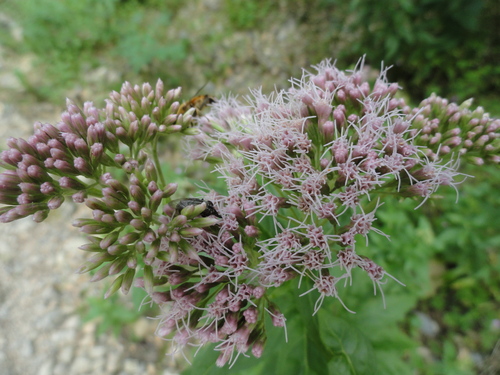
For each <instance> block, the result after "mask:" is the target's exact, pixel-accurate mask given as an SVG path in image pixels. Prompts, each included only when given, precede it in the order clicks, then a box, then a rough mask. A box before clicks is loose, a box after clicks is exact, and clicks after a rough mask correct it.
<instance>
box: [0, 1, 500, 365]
mask: <svg viewBox="0 0 500 375" xmlns="http://www.w3.org/2000/svg"><path fill="white" fill-rule="evenodd" d="M499 19H500V2H499V1H498V0H475V1H470V0H468V1H466V0H454V1H449V0H425V1H417V0H392V1H386V2H376V1H371V0H354V1H341V0H312V1H311V0H294V1H292V0H279V1H265V0H191V1H188V0H184V1H178V0H165V1H161V0H142V1H141V0H68V1H60V0H23V1H19V0H0V138H1V139H2V144H1V146H0V149H4V148H5V139H6V138H7V137H9V136H14V137H25V138H26V137H28V136H29V135H30V134H31V132H32V124H33V122H35V121H41V122H50V123H55V122H57V120H58V116H59V114H60V113H61V111H63V110H64V104H65V98H66V97H68V98H71V99H72V100H74V101H75V102H76V103H77V104H82V103H83V102H85V101H87V100H92V101H94V102H96V103H98V105H102V104H103V100H104V98H105V97H107V95H108V93H109V92H110V91H111V90H119V88H120V86H121V84H122V83H123V81H129V82H131V83H142V82H147V81H148V82H151V83H152V84H154V83H155V82H156V80H157V79H158V78H161V79H162V80H163V81H164V83H165V86H166V87H172V88H173V87H177V86H182V87H183V93H184V97H185V98H186V99H188V98H189V97H191V96H193V95H195V94H196V93H197V92H198V90H201V93H204V94H205V93H206V94H210V95H214V96H217V95H221V94H227V93H230V92H231V93H233V94H239V95H246V94H248V87H259V86H262V87H263V91H264V92H270V91H271V90H273V89H274V88H275V87H276V88H278V89H280V88H284V87H287V81H288V79H289V78H290V77H291V76H294V77H298V76H300V74H301V69H302V68H305V69H309V67H310V65H311V64H317V63H319V62H320V61H321V60H323V59H325V58H331V59H332V60H336V61H337V66H338V67H339V68H341V69H348V68H352V67H354V65H355V64H356V62H357V61H358V59H359V58H360V57H361V56H363V55H366V60H365V63H366V65H367V66H369V68H370V69H371V70H373V71H377V70H379V69H380V68H381V66H384V67H385V66H392V68H391V69H390V70H389V73H388V77H389V80H390V81H391V82H398V83H399V85H400V86H402V87H403V89H404V95H405V100H407V101H408V102H410V103H412V104H415V105H416V104H418V103H419V102H420V101H421V100H422V99H424V98H425V97H427V96H428V95H430V94H431V93H432V92H435V93H437V94H438V95H440V96H444V97H447V98H449V99H450V100H452V101H456V102H458V103H460V102H462V101H464V100H466V99H468V98H470V97H474V103H475V104H474V105H481V106H483V107H484V108H485V110H486V111H487V112H489V113H490V114H491V115H492V116H497V117H498V116H500V27H499V26H498V20H499ZM382 64H383V65H382ZM172 147H173V146H172ZM179 173H183V172H182V171H179ZM464 173H468V174H472V175H474V176H475V178H474V179H469V180H468V181H467V183H466V184H463V185H462V186H461V189H460V199H459V203H458V204H455V198H456V197H455V195H454V193H451V195H449V196H446V195H444V196H442V199H439V200H437V201H434V202H429V203H428V204H427V205H425V206H424V207H422V208H421V209H420V210H419V211H417V212H415V211H414V210H413V208H414V206H415V205H414V204H411V203H412V202H410V204H406V203H401V202H394V204H393V205H389V203H387V204H386V205H385V206H384V209H385V210H384V212H383V213H381V217H379V223H380V225H382V227H381V229H382V230H383V231H384V232H386V233H387V234H390V235H392V236H391V237H392V242H390V243H388V242H387V241H384V242H382V241H381V240H380V238H376V237H374V238H373V239H370V247H369V248H368V249H366V250H364V254H366V255H367V256H370V257H373V258H374V259H375V260H376V261H377V257H379V258H380V260H381V263H383V265H384V266H385V267H386V269H387V270H388V271H389V272H390V273H391V274H393V275H394V276H396V277H397V278H398V279H399V280H402V281H403V282H404V283H405V284H406V285H407V287H406V288H402V287H400V286H397V287H392V286H388V293H389V296H390V295H391V292H392V291H393V290H395V291H394V293H395V294H394V296H401V303H397V301H398V299H397V298H395V299H394V300H395V301H396V302H394V304H393V306H391V308H392V309H393V310H392V312H391V313H390V314H388V315H389V316H390V318H391V319H394V320H395V321H397V322H398V327H399V328H398V332H397V333H394V335H393V337H388V338H387V337H386V338H384V340H379V341H383V342H379V343H378V344H377V343H376V342H373V343H372V344H373V345H374V347H375V348H378V349H379V350H380V351H381V353H382V352H383V351H384V350H385V352H384V353H385V354H386V355H390V356H393V357H390V356H389V357H388V358H391V360H394V361H400V362H398V363H401V366H406V368H407V369H409V371H411V372H410V373H414V374H471V373H481V374H498V373H500V344H499V340H500V313H499V312H500V260H499V256H500V250H499V248H500V235H499V233H498V229H499V228H500V215H498V212H499V210H500V194H499V193H498V191H499V189H500V173H499V172H498V168H497V167H484V168H481V169H480V170H479V169H477V168H476V169H465V170H464ZM79 210H80V209H79V208H76V207H73V206H71V205H68V207H66V208H64V209H60V210H58V211H56V212H55V213H54V214H52V215H51V217H50V218H49V220H48V222H49V223H50V225H46V224H45V225H41V226H40V225H36V224H34V223H32V222H31V221H30V219H25V220H22V221H20V222H16V223H13V224H9V225H2V226H0V235H1V238H2V240H1V242H0V264H2V272H1V273H0V301H1V305H0V332H1V333H2V334H1V335H0V336H1V337H0V373H1V374H7V375H18V374H23V375H24V374H39V375H45V374H77V375H79V374H139V373H140V374H155V375H156V374H175V373H179V372H180V371H181V370H182V369H183V367H185V362H184V360H183V359H182V358H178V357H175V356H174V357H165V356H164V353H165V352H166V351H168V347H167V345H166V344H165V343H164V342H163V341H161V340H159V339H157V338H155V337H154V335H153V332H154V329H155V326H156V322H155V321H154V320H151V319H145V318H144V316H154V315H155V312H154V311H150V310H148V309H147V308H142V309H141V311H140V312H138V306H139V305H140V303H141V300H142V298H143V295H141V294H140V293H138V294H137V295H134V296H133V298H129V297H130V296H129V297H126V298H119V297H116V298H114V299H112V300H111V301H108V300H106V301H103V300H102V294H103V291H104V290H105V288H103V286H102V285H95V284H90V283H89V282H88V279H89V277H88V275H75V274H74V271H75V270H76V269H77V268H78V265H79V264H80V263H81V262H82V261H83V259H85V256H86V254H84V253H83V252H82V251H79V250H77V249H76V248H77V247H78V246H79V245H80V244H82V243H83V239H82V238H81V236H80V235H79V233H78V232H77V231H76V230H75V229H72V228H71V225H70V223H71V220H72V219H73V218H76V217H79V216H84V215H85V210H82V211H79ZM401 289H404V290H401ZM373 298H379V297H373ZM377 302H379V301H377ZM355 303H356V302H355V301H353V302H352V304H355ZM116 306H119V307H118V308H116ZM374 308H375V309H378V311H377V313H378V315H376V316H377V317H378V318H380V316H381V315H382V314H381V312H380V309H382V307H381V304H377V305H375V307H374ZM354 310H356V309H354ZM387 324H388V325H390V324H392V325H394V321H393V322H392V323H391V322H387ZM398 340H399V341H398ZM403 343H404V345H403ZM377 345H378V346H377ZM384 345H385V349H384ZM391 345H392V346H391ZM395 371H400V372H394V373H403V372H401V371H402V370H395ZM222 373H223V372H222Z"/></svg>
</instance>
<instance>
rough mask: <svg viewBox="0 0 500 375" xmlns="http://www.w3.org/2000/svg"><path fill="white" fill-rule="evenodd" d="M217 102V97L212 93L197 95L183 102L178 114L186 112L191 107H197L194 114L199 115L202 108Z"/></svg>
mask: <svg viewBox="0 0 500 375" xmlns="http://www.w3.org/2000/svg"><path fill="white" fill-rule="evenodd" d="M212 103H215V98H213V97H212V96H210V95H197V96H195V97H193V98H191V99H189V100H188V101H187V102H184V103H182V104H181V105H180V106H179V109H178V110H177V114H178V115H180V114H182V113H186V112H187V111H188V110H190V109H191V108H195V111H194V114H193V116H199V115H200V114H201V110H202V109H203V108H204V107H206V106H207V105H209V104H212Z"/></svg>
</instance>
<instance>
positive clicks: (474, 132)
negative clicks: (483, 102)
mask: <svg viewBox="0 0 500 375" xmlns="http://www.w3.org/2000/svg"><path fill="white" fill-rule="evenodd" d="M471 105H472V99H469V100H466V101H465V102H463V103H462V104H460V105H457V104H455V103H450V102H449V101H448V100H447V99H443V98H440V97H438V96H436V95H435V94H432V95H431V96H430V97H429V98H427V99H425V100H423V101H422V102H421V103H420V105H419V107H417V108H414V109H413V110H411V112H410V113H409V114H408V120H409V121H410V119H413V121H412V123H413V128H414V129H415V130H414V131H415V133H416V134H417V132H418V136H417V143H418V144H419V145H422V146H425V147H426V148H427V149H426V150H424V152H425V153H426V155H427V156H429V157H430V158H432V159H435V158H437V157H444V155H447V154H450V153H455V154H459V155H461V156H462V159H468V160H471V161H472V162H473V163H474V164H476V165H483V164H485V163H495V164H498V163H500V119H494V118H490V116H489V114H488V113H485V112H484V109H483V108H481V107H478V108H476V109H475V110H473V111H471V110H470V106H471Z"/></svg>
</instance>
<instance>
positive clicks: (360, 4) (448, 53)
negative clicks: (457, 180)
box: [341, 0, 500, 113]
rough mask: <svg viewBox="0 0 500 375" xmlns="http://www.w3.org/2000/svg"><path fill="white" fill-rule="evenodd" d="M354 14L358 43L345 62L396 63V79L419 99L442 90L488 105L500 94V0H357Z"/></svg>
mask: <svg viewBox="0 0 500 375" xmlns="http://www.w3.org/2000/svg"><path fill="white" fill-rule="evenodd" d="M349 16H350V20H349V21H347V27H348V30H349V31H350V32H351V33H352V35H353V43H352V45H351V46H350V48H349V49H345V50H343V51H342V52H341V56H342V58H348V59H349V58H350V59H352V58H357V56H359V55H360V54H365V53H366V54H368V61H369V62H370V63H372V64H378V63H379V62H380V61H385V63H386V64H387V65H393V68H392V69H391V70H390V71H389V77H390V79H392V80H393V81H396V82H398V83H399V84H401V85H402V86H403V87H404V88H405V90H407V91H408V92H409V94H410V95H411V96H412V97H414V98H419V99H420V98H424V97H426V96H428V95H430V94H431V93H432V92H436V93H437V94H438V95H441V96H445V97H451V98H454V100H457V101H459V102H460V101H462V100H465V99H468V98H469V97H472V96H473V97H476V98H477V99H478V102H479V103H480V104H482V103H481V99H482V97H483V96H484V97H487V96H488V95H489V94H492V93H498V91H499V90H500V65H499V64H498V62H499V61H500V33H499V32H498V26H497V22H498V18H499V17H500V3H499V2H498V1H497V0H477V1H468V0H455V1H448V0H425V1H417V0H396V1H390V2H374V1H370V0H356V1H352V2H350V5H349ZM495 111H496V113H500V108H499V106H498V105H497V106H496V108H495Z"/></svg>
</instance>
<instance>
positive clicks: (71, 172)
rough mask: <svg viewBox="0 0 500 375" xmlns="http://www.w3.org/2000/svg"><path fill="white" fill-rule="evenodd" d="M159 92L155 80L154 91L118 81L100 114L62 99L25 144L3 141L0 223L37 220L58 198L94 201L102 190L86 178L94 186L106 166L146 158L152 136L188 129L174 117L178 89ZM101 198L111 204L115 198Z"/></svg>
mask: <svg viewBox="0 0 500 375" xmlns="http://www.w3.org/2000/svg"><path fill="white" fill-rule="evenodd" d="M163 90H164V89H163V83H162V82H161V81H158V83H157V85H156V87H155V89H153V88H152V87H151V86H150V85H149V84H144V85H143V86H142V87H140V86H134V87H133V86H131V85H130V84H129V83H125V84H124V85H123V87H122V89H121V91H120V92H119V93H118V92H113V93H112V94H111V99H110V100H109V101H108V102H107V105H106V108H105V109H98V108H97V107H95V106H94V104H93V103H92V102H87V103H85V104H84V106H83V109H80V108H79V107H78V106H76V105H75V104H74V103H73V102H71V101H70V100H68V101H67V103H66V106H67V110H66V111H65V112H64V113H63V114H62V116H61V121H60V122H59V123H58V124H56V125H55V126H54V125H50V124H41V123H36V124H35V126H34V135H32V136H31V137H29V138H28V140H24V139H15V138H10V139H9V140H8V141H7V146H8V147H9V148H8V149H7V150H5V151H3V152H2V153H1V154H0V166H1V167H3V168H5V169H7V171H5V172H3V173H2V174H0V203H1V204H3V205H4V206H3V207H1V208H0V222H4V223H6V222H10V221H13V220H17V219H20V218H23V217H26V216H29V215H33V219H34V220H36V221H38V222H40V221H43V220H44V219H45V218H46V217H47V215H48V213H49V211H50V210H54V209H56V208H58V207H59V206H60V205H61V204H62V202H63V201H64V197H67V196H72V198H73V200H74V201H75V202H77V203H82V202H83V201H84V200H85V199H86V197H88V196H92V195H94V196H99V197H100V196H102V194H101V193H102V192H101V191H99V190H98V189H95V188H93V187H92V186H93V183H88V180H89V179H90V180H94V182H97V183H99V182H102V181H100V178H101V175H103V174H104V170H105V168H106V167H114V168H123V169H124V170H125V171H126V172H128V173H132V172H133V171H135V170H136V169H137V166H138V165H139V160H138V159H140V158H143V159H144V160H145V159H146V158H147V153H145V152H144V151H142V148H143V147H144V146H145V145H146V144H149V143H151V142H152V141H153V139H155V137H156V134H161V133H165V134H166V133H171V132H181V131H184V132H186V131H188V130H189V129H188V127H189V125H190V122H189V123H185V122H183V119H182V116H179V117H178V116H177V114H176V111H177V108H178V106H179V103H178V102H175V101H174V100H175V99H177V98H178V97H179V95H180V89H176V90H170V91H168V92H167V93H166V94H164V93H163ZM126 147H128V150H127V149H126ZM125 155H126V156H125ZM82 177H85V178H86V179H87V180H85V179H82ZM103 192H105V191H104V190H103ZM105 199H106V200H107V201H108V202H113V203H114V205H115V206H119V204H118V203H119V200H118V199H117V197H116V196H113V195H108V196H106V197H105ZM110 207H112V206H110Z"/></svg>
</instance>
